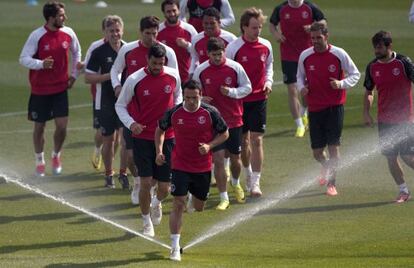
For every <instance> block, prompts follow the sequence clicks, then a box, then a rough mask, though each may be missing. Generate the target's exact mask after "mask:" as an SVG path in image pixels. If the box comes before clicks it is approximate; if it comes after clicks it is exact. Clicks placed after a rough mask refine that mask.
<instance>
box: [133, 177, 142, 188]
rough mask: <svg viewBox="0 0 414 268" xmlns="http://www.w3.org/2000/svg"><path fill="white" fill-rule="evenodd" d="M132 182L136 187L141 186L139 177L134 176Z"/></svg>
mask: <svg viewBox="0 0 414 268" xmlns="http://www.w3.org/2000/svg"><path fill="white" fill-rule="evenodd" d="M134 184H135V186H137V187H138V188H139V187H140V186H141V178H140V177H134Z"/></svg>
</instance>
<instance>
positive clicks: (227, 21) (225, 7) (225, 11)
mask: <svg viewBox="0 0 414 268" xmlns="http://www.w3.org/2000/svg"><path fill="white" fill-rule="evenodd" d="M221 4H222V5H221V10H220V13H221V15H222V18H221V19H220V26H221V28H226V27H229V26H230V25H232V24H233V23H234V22H235V21H236V19H235V18H234V13H233V9H232V8H231V6H230V3H229V1H228V0H223V1H221Z"/></svg>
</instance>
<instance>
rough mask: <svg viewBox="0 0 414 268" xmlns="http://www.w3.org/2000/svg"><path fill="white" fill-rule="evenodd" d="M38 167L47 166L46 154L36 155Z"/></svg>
mask: <svg viewBox="0 0 414 268" xmlns="http://www.w3.org/2000/svg"><path fill="white" fill-rule="evenodd" d="M35 160H36V165H40V164H45V153H44V152H41V153H35Z"/></svg>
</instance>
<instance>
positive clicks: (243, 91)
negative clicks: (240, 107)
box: [220, 63, 252, 99]
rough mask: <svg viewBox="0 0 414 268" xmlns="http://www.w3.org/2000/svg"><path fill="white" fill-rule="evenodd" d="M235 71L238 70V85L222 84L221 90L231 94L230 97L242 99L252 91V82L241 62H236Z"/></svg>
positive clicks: (225, 93)
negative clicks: (232, 86) (234, 86)
mask: <svg viewBox="0 0 414 268" xmlns="http://www.w3.org/2000/svg"><path fill="white" fill-rule="evenodd" d="M235 71H236V72H237V84H238V87H236V88H229V87H224V86H221V88H220V91H221V93H222V94H223V95H225V96H229V97H230V98H233V99H242V98H244V97H246V96H247V95H249V94H250V93H251V92H252V83H251V82H250V79H249V77H248V76H247V74H246V72H245V71H244V69H243V67H242V66H241V65H240V64H239V63H236V65H235Z"/></svg>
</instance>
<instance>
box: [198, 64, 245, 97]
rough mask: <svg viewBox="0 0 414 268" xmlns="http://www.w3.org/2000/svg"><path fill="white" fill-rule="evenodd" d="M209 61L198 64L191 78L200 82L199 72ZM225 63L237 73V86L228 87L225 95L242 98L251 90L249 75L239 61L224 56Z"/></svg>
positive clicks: (205, 67)
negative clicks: (227, 92)
mask: <svg viewBox="0 0 414 268" xmlns="http://www.w3.org/2000/svg"><path fill="white" fill-rule="evenodd" d="M210 65H211V64H210V62H209V61H205V62H203V63H202V64H200V65H199V66H198V67H197V68H196V69H195V70H194V75H193V79H194V80H196V81H198V82H199V83H201V80H200V74H201V73H202V72H203V71H204V70H205V69H207V68H208V67H209V66H210ZM225 65H226V66H228V67H230V68H232V69H233V70H234V71H235V72H236V74H237V84H238V85H239V86H238V87H231V88H229V94H228V95H227V96H228V97H230V98H233V99H242V98H244V97H246V96H247V95H249V94H250V93H251V92H252V84H251V82H250V79H249V77H248V76H247V74H246V72H245V71H244V69H243V66H241V65H240V63H238V62H236V61H234V60H231V59H228V58H226V62H225Z"/></svg>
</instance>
